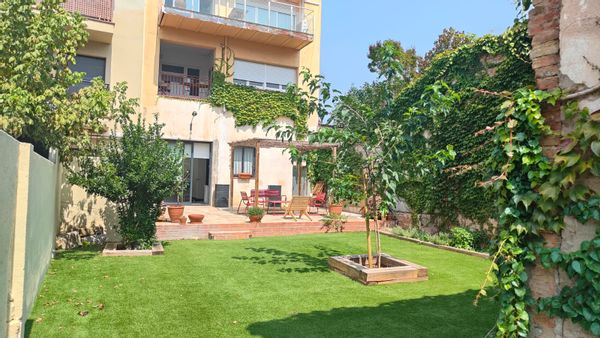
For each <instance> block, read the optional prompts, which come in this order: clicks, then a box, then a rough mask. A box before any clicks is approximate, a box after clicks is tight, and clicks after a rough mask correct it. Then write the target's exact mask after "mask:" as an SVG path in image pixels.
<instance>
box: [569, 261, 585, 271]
mask: <svg viewBox="0 0 600 338" xmlns="http://www.w3.org/2000/svg"><path fill="white" fill-rule="evenodd" d="M571 268H573V270H574V271H575V272H577V273H578V274H581V273H582V272H583V265H581V262H579V261H573V263H571Z"/></svg>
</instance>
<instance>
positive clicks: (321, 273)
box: [27, 233, 498, 338]
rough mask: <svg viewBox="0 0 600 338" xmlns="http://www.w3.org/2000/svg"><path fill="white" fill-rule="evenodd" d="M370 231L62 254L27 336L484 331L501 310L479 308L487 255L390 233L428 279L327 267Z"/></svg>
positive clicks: (395, 251) (358, 246)
mask: <svg viewBox="0 0 600 338" xmlns="http://www.w3.org/2000/svg"><path fill="white" fill-rule="evenodd" d="M364 237H365V236H364V234H360V233H346V234H326V235H306V236H295V237H278V238H254V239H251V240H247V241H227V242H217V241H173V242H169V243H167V245H166V246H165V250H166V255H165V256H162V257H161V256H155V257H101V256H99V255H98V252H97V251H95V250H78V251H71V252H64V253H60V254H59V255H58V256H57V259H56V260H54V261H53V262H52V265H51V268H50V270H49V272H48V275H47V276H46V280H45V282H44V286H43V288H42V291H41V293H40V296H39V297H38V299H37V301H36V304H35V308H34V311H33V314H32V315H31V317H30V320H29V321H28V322H27V333H28V334H29V335H30V337H240V336H252V335H254V336H261V337H344V338H347V337H391V336H397V337H398V336H403V337H482V336H484V335H485V333H486V332H487V331H488V330H489V329H490V328H491V327H492V326H493V325H494V320H495V316H496V313H497V310H498V307H497V305H496V304H495V303H494V302H492V301H491V300H484V301H482V302H481V303H480V304H479V306H478V307H475V306H473V305H472V301H473V298H474V296H475V294H476V289H477V288H478V284H479V283H480V282H481V281H482V279H483V278H484V273H485V270H486V267H487V265H488V262H487V261H486V260H483V259H481V258H476V257H470V256H466V255H462V254H457V253H452V252H448V251H443V250H438V249H434V248H429V247H425V246H420V245H416V244H412V243H408V242H404V241H400V240H397V239H393V238H387V237H384V238H383V239H382V242H383V248H384V251H385V252H387V253H389V254H392V255H395V256H397V257H400V258H402V259H407V260H410V261H412V262H414V263H417V264H420V265H423V266H426V267H427V268H429V278H430V279H429V281H426V282H419V283H406V284H394V285H379V286H363V285H361V284H359V283H357V282H354V281H352V280H350V279H347V278H345V277H343V276H341V275H339V274H337V273H333V272H330V271H329V270H328V268H327V257H328V256H330V255H338V254H347V253H362V252H363V251H364V249H363V247H364V244H365V240H364Z"/></svg>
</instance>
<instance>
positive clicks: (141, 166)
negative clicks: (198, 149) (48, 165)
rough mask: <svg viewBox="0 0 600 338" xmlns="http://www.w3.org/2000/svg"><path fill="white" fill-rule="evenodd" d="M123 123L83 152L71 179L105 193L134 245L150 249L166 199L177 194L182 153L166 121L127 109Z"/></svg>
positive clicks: (120, 229) (123, 233)
mask: <svg viewBox="0 0 600 338" xmlns="http://www.w3.org/2000/svg"><path fill="white" fill-rule="evenodd" d="M120 109H121V110H124V117H122V118H121V119H120V123H119V127H120V129H121V134H122V135H117V132H116V129H117V128H115V130H113V132H112V134H111V135H110V138H109V139H108V140H106V141H104V142H102V143H100V144H98V145H96V146H94V147H92V148H91V149H88V150H87V151H88V152H89V156H82V157H81V158H80V159H79V160H80V168H79V170H77V171H75V172H73V173H71V175H70V177H69V179H70V182H71V183H74V184H77V185H80V186H82V187H83V188H84V189H85V190H86V191H87V192H88V193H90V194H94V195H99V196H103V197H105V198H106V199H108V200H109V201H111V202H112V203H114V205H115V206H116V212H117V215H118V217H119V224H118V226H117V227H116V230H117V232H118V233H119V235H120V236H121V239H122V241H123V244H125V246H127V247H128V248H134V247H135V248H137V247H140V248H149V247H151V246H152V243H153V242H154V241H155V240H156V223H155V222H156V219H157V218H158V216H159V215H160V212H161V203H162V201H163V200H164V199H165V198H167V197H169V196H171V195H173V194H174V193H175V191H176V187H177V182H178V179H179V177H180V176H181V169H182V163H181V159H182V154H181V152H180V151H177V150H176V149H172V148H171V147H170V146H169V144H168V143H167V141H165V140H163V139H162V132H161V130H162V125H161V124H159V123H158V122H157V121H156V120H155V121H154V123H152V124H147V123H146V122H145V121H144V120H143V119H142V118H141V117H140V116H138V119H137V121H131V120H130V119H129V115H131V114H132V113H133V112H132V111H131V110H130V109H124V107H123V106H121V107H120Z"/></svg>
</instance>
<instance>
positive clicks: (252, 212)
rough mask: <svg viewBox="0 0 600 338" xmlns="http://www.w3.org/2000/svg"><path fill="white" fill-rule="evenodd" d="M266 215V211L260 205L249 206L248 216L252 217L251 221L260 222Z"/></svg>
mask: <svg viewBox="0 0 600 338" xmlns="http://www.w3.org/2000/svg"><path fill="white" fill-rule="evenodd" d="M264 215H265V211H264V210H263V209H262V208H259V207H250V208H248V218H250V222H252V223H260V221H261V220H262V218H263V216H264Z"/></svg>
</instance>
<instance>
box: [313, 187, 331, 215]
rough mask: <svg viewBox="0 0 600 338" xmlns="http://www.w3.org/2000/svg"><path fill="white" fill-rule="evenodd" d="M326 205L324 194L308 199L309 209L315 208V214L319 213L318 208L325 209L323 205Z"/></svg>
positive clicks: (325, 195)
mask: <svg viewBox="0 0 600 338" xmlns="http://www.w3.org/2000/svg"><path fill="white" fill-rule="evenodd" d="M326 203H327V194H326V193H324V192H320V193H317V194H315V195H314V196H313V198H311V199H310V203H309V205H310V207H311V208H317V214H318V213H319V208H325V204H326Z"/></svg>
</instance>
